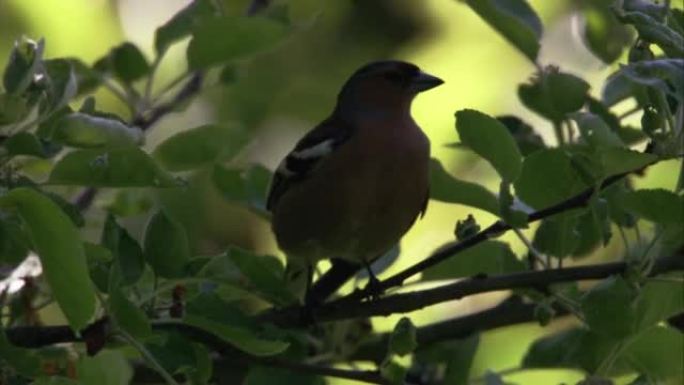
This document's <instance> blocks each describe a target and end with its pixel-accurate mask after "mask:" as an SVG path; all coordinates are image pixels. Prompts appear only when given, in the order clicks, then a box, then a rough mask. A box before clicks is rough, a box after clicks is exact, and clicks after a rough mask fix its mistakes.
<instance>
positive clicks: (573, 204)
mask: <svg viewBox="0 0 684 385" xmlns="http://www.w3.org/2000/svg"><path fill="white" fill-rule="evenodd" d="M643 169H644V168H643V167H642V168H640V169H638V170H633V171H628V172H625V173H622V174H617V175H613V176H611V177H609V178H607V179H605V180H604V181H603V183H601V185H600V186H599V188H598V191H601V190H604V189H606V188H607V187H609V186H611V185H612V184H614V183H615V182H617V181H619V180H621V179H622V178H624V177H625V176H627V175H629V174H631V173H635V172H639V171H641V170H643ZM596 191H597V189H595V188H588V189H586V190H584V191H582V192H581V193H579V194H577V195H575V196H573V197H570V198H568V199H566V200H564V201H562V202H560V203H557V204H555V205H553V206H551V207H548V208H545V209H543V210H539V211H536V212H534V213H532V214H530V215H528V217H527V221H528V223H532V222H536V221H538V220H541V219H544V218H547V217H550V216H553V215H556V214H559V213H562V212H566V211H569V210H572V209H576V208H580V207H584V206H586V205H587V203H588V202H589V199H590V198H591V197H592V196H593V195H594V193H596ZM511 229H512V227H511V226H510V225H509V224H507V223H505V222H503V221H497V222H495V223H493V224H492V225H491V226H489V227H487V228H486V229H484V230H482V231H480V232H479V233H477V234H475V235H474V236H472V237H470V238H467V239H465V240H463V241H459V242H452V243H449V244H446V245H444V246H442V247H440V248H439V249H438V250H437V251H436V252H435V253H434V254H432V255H431V256H430V257H428V258H426V259H424V260H422V261H420V262H418V263H416V264H415V265H413V266H410V267H408V268H406V269H405V270H402V271H400V272H399V273H397V274H395V275H393V276H391V277H389V278H387V279H384V280H382V281H380V282H378V283H377V284H375V285H373V286H367V287H365V288H363V289H361V290H356V291H354V292H353V293H351V294H349V295H348V296H346V297H345V298H344V299H345V300H349V301H352V300H354V301H358V300H362V299H363V298H368V297H372V296H376V295H378V294H381V293H383V292H385V291H386V290H387V289H390V288H393V287H399V286H401V285H402V284H403V283H404V281H405V280H406V279H408V278H410V277H412V276H414V275H416V274H418V273H420V272H423V271H425V270H426V269H427V268H429V267H432V266H434V265H436V264H438V263H440V262H443V261H445V260H446V259H449V258H451V257H453V256H454V255H456V254H458V253H460V252H462V251H464V250H466V249H469V248H471V247H473V246H475V245H478V244H480V243H482V242H484V241H486V240H488V239H489V238H491V237H493V236H498V235H500V234H502V233H504V232H506V231H508V230H511Z"/></svg>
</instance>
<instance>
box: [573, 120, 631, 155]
mask: <svg viewBox="0 0 684 385" xmlns="http://www.w3.org/2000/svg"><path fill="white" fill-rule="evenodd" d="M572 118H573V119H574V120H575V122H577V126H578V127H579V131H580V133H581V134H582V138H583V139H584V140H585V141H586V142H587V143H588V144H589V145H590V146H591V147H592V148H600V149H603V148H605V147H622V146H624V143H622V140H620V137H619V136H617V134H616V133H614V132H613V131H611V129H610V127H608V125H607V124H606V123H605V122H604V121H603V119H601V118H599V117H598V116H596V115H594V114H591V113H587V112H578V113H575V114H573V115H572Z"/></svg>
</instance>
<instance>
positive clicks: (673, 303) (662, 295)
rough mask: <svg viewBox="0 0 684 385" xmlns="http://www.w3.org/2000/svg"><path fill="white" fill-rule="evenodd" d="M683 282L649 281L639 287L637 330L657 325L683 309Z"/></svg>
mask: <svg viewBox="0 0 684 385" xmlns="http://www.w3.org/2000/svg"><path fill="white" fill-rule="evenodd" d="M682 292H684V284H682V283H680V282H665V281H649V282H647V283H646V285H644V286H643V287H642V289H641V294H640V295H639V299H638V300H637V302H636V308H635V310H634V312H635V313H636V324H635V327H636V329H637V330H645V329H648V328H650V327H652V326H655V325H657V324H658V323H660V322H661V321H664V320H666V319H668V318H669V317H672V316H674V315H676V314H679V313H681V312H682V311H683V310H684V295H681V294H682Z"/></svg>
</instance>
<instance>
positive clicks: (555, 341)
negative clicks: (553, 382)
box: [522, 328, 615, 373]
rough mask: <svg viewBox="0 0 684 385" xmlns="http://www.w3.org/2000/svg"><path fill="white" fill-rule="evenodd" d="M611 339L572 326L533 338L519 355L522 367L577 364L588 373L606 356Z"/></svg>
mask: <svg viewBox="0 0 684 385" xmlns="http://www.w3.org/2000/svg"><path fill="white" fill-rule="evenodd" d="M614 343H615V342H614V341H611V340H608V339H607V338H606V337H601V336H599V335H597V334H595V333H593V332H591V331H589V330H586V329H582V328H573V329H569V330H565V331H561V332H559V333H555V334H551V335H548V336H545V337H542V338H540V339H538V340H536V341H535V342H534V343H533V344H532V345H531V346H530V348H529V349H528V351H527V353H526V354H525V357H524V358H523V362H522V367H524V368H559V367H565V368H581V369H584V370H586V371H588V372H590V373H593V372H595V371H596V369H598V366H599V365H600V363H601V362H602V361H603V360H604V358H605V357H607V356H608V354H609V353H610V351H611V349H612V348H613V345H614Z"/></svg>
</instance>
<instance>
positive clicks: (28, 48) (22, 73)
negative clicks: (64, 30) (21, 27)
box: [2, 38, 45, 95]
mask: <svg viewBox="0 0 684 385" xmlns="http://www.w3.org/2000/svg"><path fill="white" fill-rule="evenodd" d="M44 49H45V40H44V39H40V40H38V42H35V41H33V40H30V39H27V38H22V39H21V40H17V41H15V42H14V47H13V49H12V53H11V54H10V58H9V61H8V62H7V67H5V73H4V75H3V78H2V82H3V85H4V87H5V91H7V93H9V94H14V95H19V94H22V93H23V92H24V91H26V89H27V88H28V87H29V86H30V85H31V83H32V82H33V79H34V75H35V74H36V73H37V72H38V70H39V69H40V63H41V62H42V60H43V50H44Z"/></svg>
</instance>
